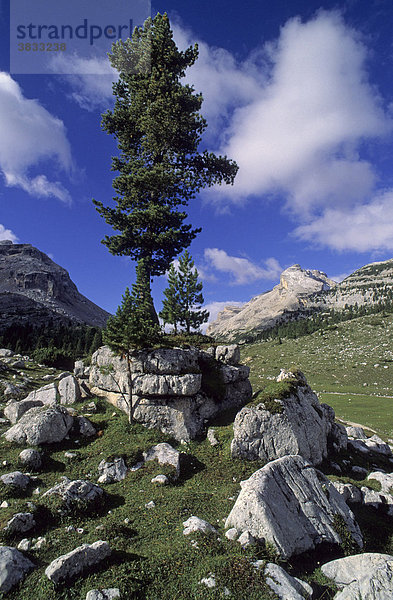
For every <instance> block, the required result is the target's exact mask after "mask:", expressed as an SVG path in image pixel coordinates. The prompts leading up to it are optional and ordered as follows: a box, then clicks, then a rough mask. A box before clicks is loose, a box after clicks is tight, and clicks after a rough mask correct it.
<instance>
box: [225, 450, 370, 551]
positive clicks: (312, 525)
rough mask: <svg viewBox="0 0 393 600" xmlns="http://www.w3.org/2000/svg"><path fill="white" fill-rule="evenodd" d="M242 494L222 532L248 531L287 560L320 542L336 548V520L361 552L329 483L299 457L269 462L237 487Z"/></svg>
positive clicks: (342, 505)
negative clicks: (227, 530)
mask: <svg viewBox="0 0 393 600" xmlns="http://www.w3.org/2000/svg"><path fill="white" fill-rule="evenodd" d="M241 488H242V489H241V492H240V494H239V497H238V499H237V500H236V503H235V505H234V507H233V509H232V511H231V512H230V514H229V516H228V518H227V520H226V522H225V527H226V528H229V527H236V529H238V530H239V531H240V532H243V531H249V532H250V533H251V535H253V536H254V537H255V538H256V539H257V540H258V541H268V542H270V543H272V544H273V545H274V546H275V548H276V549H277V551H278V552H279V553H280V555H281V556H283V557H284V558H289V557H291V556H293V555H296V554H300V553H302V552H305V551H307V550H312V549H314V548H316V547H317V546H318V545H319V544H321V543H322V542H330V543H336V544H340V543H341V539H340V537H339V535H338V533H337V532H336V530H335V527H334V520H335V515H337V514H338V515H340V516H341V517H342V518H343V520H344V522H345V524H346V527H347V529H348V531H349V532H350V534H351V536H352V538H353V540H354V541H355V542H356V543H357V544H358V545H359V547H362V545H363V542H362V536H361V533H360V529H359V527H358V525H357V523H356V522H355V519H354V516H353V514H352V512H351V511H350V509H349V508H348V506H347V505H346V503H345V501H344V499H343V498H342V496H341V495H340V494H339V493H338V492H337V490H336V489H335V487H334V486H333V485H332V484H331V483H330V481H329V480H328V479H327V478H326V477H325V476H324V475H323V474H322V473H320V472H319V471H317V470H316V469H314V468H313V467H312V466H311V465H310V464H308V463H306V462H305V461H304V459H303V458H302V457H300V456H284V457H283V458H279V459H277V460H275V461H272V462H270V463H268V464H267V465H266V466H265V467H263V468H262V469H259V470H258V471H256V472H255V473H254V474H253V475H252V476H251V477H250V478H249V479H247V480H246V481H243V482H241Z"/></svg>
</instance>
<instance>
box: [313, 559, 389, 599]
mask: <svg viewBox="0 0 393 600" xmlns="http://www.w3.org/2000/svg"><path fill="white" fill-rule="evenodd" d="M321 571H322V573H323V574H324V575H325V576H326V577H329V578H330V579H333V581H334V582H335V584H336V585H337V587H338V588H339V589H341V590H342V591H341V592H338V593H337V594H336V595H335V597H334V598H335V600H353V599H356V598H359V599H365V600H366V599H367V600H388V599H389V600H390V598H392V597H393V556H390V555H389V554H377V553H371V552H367V553H365V554H357V555H355V556H347V557H346V558H339V559H337V560H332V561H330V562H328V563H326V564H324V565H322V567H321Z"/></svg>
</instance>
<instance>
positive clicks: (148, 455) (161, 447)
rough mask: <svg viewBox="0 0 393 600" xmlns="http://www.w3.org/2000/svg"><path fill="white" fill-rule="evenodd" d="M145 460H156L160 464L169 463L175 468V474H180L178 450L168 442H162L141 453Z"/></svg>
mask: <svg viewBox="0 0 393 600" xmlns="http://www.w3.org/2000/svg"><path fill="white" fill-rule="evenodd" d="M143 459H144V460H145V461H146V462H149V461H151V460H156V461H157V462H158V464H160V465H171V466H172V467H174V468H175V471H176V476H177V477H179V475H180V452H178V450H175V448H172V446H171V445H170V444H167V443H166V442H162V443H161V444H157V445H156V446H153V447H152V448H150V450H148V451H147V452H144V453H143Z"/></svg>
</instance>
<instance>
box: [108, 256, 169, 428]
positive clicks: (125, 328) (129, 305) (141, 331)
mask: <svg viewBox="0 0 393 600" xmlns="http://www.w3.org/2000/svg"><path fill="white" fill-rule="evenodd" d="M142 266H143V265H142ZM143 275H144V274H143V270H142V267H141V266H140V265H138V267H137V280H136V283H135V284H134V285H133V287H132V291H131V293H130V291H129V289H128V288H126V291H125V293H124V295H123V299H122V303H121V304H120V306H119V307H118V309H117V311H116V314H115V315H114V316H112V317H110V318H109V319H108V322H107V325H106V329H105V330H104V332H103V340H104V343H105V344H107V345H108V346H109V348H110V349H111V350H112V351H113V352H114V353H115V354H117V355H118V356H121V357H123V358H125V359H126V362H127V376H128V398H127V399H126V402H127V406H128V420H129V422H130V423H132V421H133V412H134V408H135V407H134V406H133V403H132V373H131V356H132V352H133V350H134V349H138V348H143V347H146V346H149V345H151V344H154V343H155V342H157V341H158V339H159V337H160V333H161V332H160V328H159V326H158V325H157V323H156V322H155V320H154V319H153V317H152V315H151V311H150V302H149V299H148V298H147V296H146V281H145V279H144V276H143Z"/></svg>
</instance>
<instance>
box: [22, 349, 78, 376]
mask: <svg viewBox="0 0 393 600" xmlns="http://www.w3.org/2000/svg"><path fill="white" fill-rule="evenodd" d="M32 358H33V359H34V360H35V361H36V362H38V363H39V364H42V365H45V366H46V367H55V368H56V369H65V370H67V371H72V370H73V368H74V358H73V355H72V354H71V352H67V351H64V350H59V348H53V346H51V347H49V348H38V349H37V350H34V352H33V354H32Z"/></svg>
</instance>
